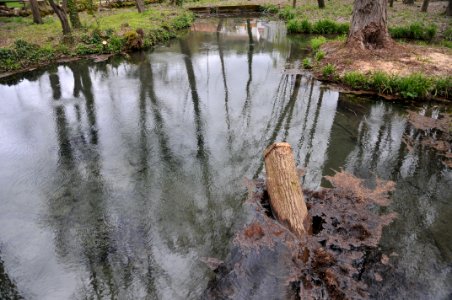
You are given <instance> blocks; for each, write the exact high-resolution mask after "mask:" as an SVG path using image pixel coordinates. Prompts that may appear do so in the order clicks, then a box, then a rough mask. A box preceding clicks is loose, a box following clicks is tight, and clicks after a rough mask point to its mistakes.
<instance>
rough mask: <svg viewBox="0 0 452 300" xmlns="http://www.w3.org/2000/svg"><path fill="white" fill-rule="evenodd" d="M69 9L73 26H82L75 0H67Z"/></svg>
mask: <svg viewBox="0 0 452 300" xmlns="http://www.w3.org/2000/svg"><path fill="white" fill-rule="evenodd" d="M67 10H68V11H67V12H68V14H69V19H70V20H71V25H72V28H81V27H82V23H80V18H79V16H78V10H77V5H76V3H75V0H67Z"/></svg>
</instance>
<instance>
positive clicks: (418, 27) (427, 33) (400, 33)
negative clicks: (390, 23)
mask: <svg viewBox="0 0 452 300" xmlns="http://www.w3.org/2000/svg"><path fill="white" fill-rule="evenodd" d="M436 31H437V28H436V25H434V24H432V25H423V24H421V23H413V24H411V25H409V26H397V27H391V28H389V33H390V34H391V37H393V38H396V39H401V38H403V39H412V40H424V41H431V40H433V38H434V37H435V35H436Z"/></svg>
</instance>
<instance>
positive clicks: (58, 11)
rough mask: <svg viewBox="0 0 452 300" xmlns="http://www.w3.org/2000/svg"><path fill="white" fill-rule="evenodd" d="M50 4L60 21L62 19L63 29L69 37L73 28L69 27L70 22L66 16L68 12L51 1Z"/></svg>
mask: <svg viewBox="0 0 452 300" xmlns="http://www.w3.org/2000/svg"><path fill="white" fill-rule="evenodd" d="M49 4H50V6H51V7H52V9H53V11H54V12H55V13H56V15H57V16H58V19H60V22H61V27H62V28H63V34H64V35H69V34H70V33H71V27H70V26H69V21H68V19H67V16H66V12H65V11H64V10H63V9H62V8H61V7H60V6H59V5H58V4H56V3H55V2H54V1H53V0H49Z"/></svg>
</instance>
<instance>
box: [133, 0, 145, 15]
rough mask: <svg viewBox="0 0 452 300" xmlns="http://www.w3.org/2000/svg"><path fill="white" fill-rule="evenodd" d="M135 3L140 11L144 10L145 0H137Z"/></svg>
mask: <svg viewBox="0 0 452 300" xmlns="http://www.w3.org/2000/svg"><path fill="white" fill-rule="evenodd" d="M135 4H136V5H137V9H138V12H139V13H142V12H144V1H143V0H135Z"/></svg>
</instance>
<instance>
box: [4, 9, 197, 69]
mask: <svg viewBox="0 0 452 300" xmlns="http://www.w3.org/2000/svg"><path fill="white" fill-rule="evenodd" d="M81 15H82V18H81V19H82V24H83V28H82V29H81V30H77V31H74V32H73V34H72V40H73V43H72V44H63V43H61V38H62V34H61V28H60V26H61V25H60V23H59V21H58V20H56V19H55V18H54V17H51V16H49V17H46V18H44V24H42V25H35V24H30V23H28V22H24V19H23V18H21V19H14V18H12V20H11V21H10V22H8V23H6V25H3V27H5V26H14V28H16V30H14V33H15V34H14V35H13V36H14V37H15V38H9V39H8V38H7V39H6V40H3V41H2V42H3V43H6V47H3V48H0V72H5V71H11V70H16V69H20V68H24V67H27V66H31V65H36V64H42V63H47V62H51V61H53V60H55V59H56V58H58V57H61V56H62V55H67V56H76V55H88V54H109V53H119V52H122V51H130V50H136V49H142V48H147V47H150V46H152V45H154V44H156V43H158V42H161V41H165V40H168V39H169V38H172V37H175V35H176V33H177V32H178V30H181V29H183V28H186V27H188V26H190V25H191V23H192V22H193V20H194V17H193V15H192V14H191V13H189V12H186V11H184V10H181V9H175V8H171V9H161V10H157V9H148V10H147V11H146V12H144V13H142V14H139V13H138V12H135V11H131V10H129V9H120V10H112V11H109V12H108V13H106V14H100V15H98V16H96V17H93V16H89V15H87V14H81ZM25 20H27V19H25ZM0 21H1V20H0ZM1 30H2V31H5V32H8V30H9V29H4V28H2V29H1Z"/></svg>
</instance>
